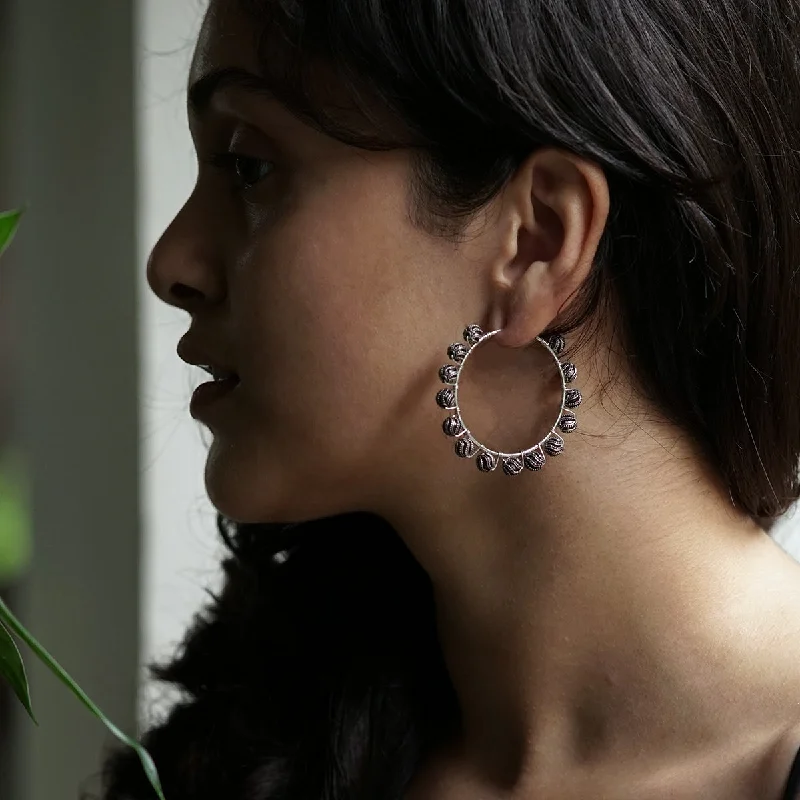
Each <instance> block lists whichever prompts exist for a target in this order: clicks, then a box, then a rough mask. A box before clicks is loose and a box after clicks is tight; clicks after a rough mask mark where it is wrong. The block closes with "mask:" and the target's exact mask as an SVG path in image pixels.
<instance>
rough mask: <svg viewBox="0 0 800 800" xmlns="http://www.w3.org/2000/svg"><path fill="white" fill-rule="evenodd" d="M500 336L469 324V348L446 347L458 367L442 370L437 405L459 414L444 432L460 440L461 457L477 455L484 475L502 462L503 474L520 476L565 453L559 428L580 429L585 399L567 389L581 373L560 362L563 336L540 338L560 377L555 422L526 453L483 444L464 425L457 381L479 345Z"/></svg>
mask: <svg viewBox="0 0 800 800" xmlns="http://www.w3.org/2000/svg"><path fill="white" fill-rule="evenodd" d="M498 333H500V329H498V330H496V331H492V332H491V333H484V332H483V331H482V330H481V328H480V326H478V325H467V327H466V328H465V329H464V341H465V342H466V345H465V344H461V342H456V343H455V344H451V345H450V347H448V348H447V356H448V358H450V359H451V360H452V361H454V362H455V364H445V365H444V366H443V367H441V368H440V369H439V379H440V380H441V382H442V383H445V384H447V386H446V387H445V388H444V389H440V390H439V392H438V393H437V394H436V404H437V405H438V406H439V407H440V408H443V409H445V410H446V411H451V410H455V412H456V413H455V414H452V415H451V416H449V417H447V419H445V421H444V422H443V423H442V430H443V431H444V433H445V435H446V436H449V437H453V438H455V439H457V441H456V444H455V451H456V455H457V456H458V457H459V458H472V456H475V455H476V454H477V458H476V459H475V463H476V465H477V467H478V469H479V470H480V471H481V472H494V470H495V469H496V468H497V465H498V463H499V462H500V460H502V462H503V472H504V473H505V474H506V475H519V473H520V472H522V470H523V469H529V470H531V471H532V472H537V471H538V470H540V469H541V468H542V467H543V466H544V465H545V461H546V457H547V456H551V457H555V456H558V455H561V453H562V452H563V451H564V440H563V439H562V438H561V436H559V434H558V433H556V429H559V430H560V431H561V433H572V432H573V431H574V430H577V428H578V421H577V419H576V418H575V414H574V411H573V409H576V408H577V407H578V406H579V405H580V404H581V401H582V399H583V398H582V397H581V393H580V392H579V391H578V390H577V389H570V388H567V384H569V383H572V382H573V381H574V380H575V379H576V378H577V377H578V370H577V368H576V367H575V365H574V364H572V363H570V362H569V361H565V362H563V363H562V362H561V360H560V359H559V356H560V355H561V353H562V352H563V351H564V348H565V347H566V342H565V341H564V337H563V336H561V335H560V334H554V335H553V336H551V337H550V338H549V339H548V340H547V341H545V340H544V339H542V338H541V337H540V336H537V337H536V341H537V342H539V344H541V345H542V346H543V347H545V348H546V349H547V352H548V353H550V355H551V356H552V357H553V359H554V360H555V362H556V365H557V366H558V371H559V375H560V376H561V408H560V409H559V412H558V418H557V419H556V423H555V425H553V427H552V428H551V430H550V433H548V434H547V436H545V437H544V439H542V440H541V441H540V442H538V443H537V444H535V445H534V446H533V447H529V448H528V449H526V450H521V451H520V452H518V453H500V452H498V451H497V450H491V449H490V448H488V447H486V446H485V445H482V444H481V443H480V442H479V441H478V440H477V439H476V438H475V437H474V436H473V435H472V433H471V432H470V431H469V429H468V428H467V427H466V426H465V425H464V422H463V420H462V418H461V408H460V407H459V405H458V382H459V379H460V377H461V372H462V370H463V368H464V364H465V363H466V361H467V358H468V357H469V355H470V353H472V352H473V350H475V348H476V347H477V346H478V345H479V344H482V343H483V342H486V341H488V340H489V339H490V338H491V337H492V336H494V335H495V334H498Z"/></svg>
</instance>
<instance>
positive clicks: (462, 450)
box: [456, 436, 477, 458]
mask: <svg viewBox="0 0 800 800" xmlns="http://www.w3.org/2000/svg"><path fill="white" fill-rule="evenodd" d="M476 449H477V448H476V447H475V442H473V441H472V439H470V438H469V436H464V437H463V438H461V439H459V440H458V441H457V442H456V455H457V456H458V457H459V458H472V456H474V455H475V450H476Z"/></svg>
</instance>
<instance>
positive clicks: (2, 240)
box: [0, 210, 22, 256]
mask: <svg viewBox="0 0 800 800" xmlns="http://www.w3.org/2000/svg"><path fill="white" fill-rule="evenodd" d="M21 216H22V211H19V210H16V211H2V212H0V256H1V255H3V251H4V250H5V249H6V247H8V246H9V245H10V244H11V240H12V239H13V238H14V234H15V233H16V230H17V225H19V218H20V217H21Z"/></svg>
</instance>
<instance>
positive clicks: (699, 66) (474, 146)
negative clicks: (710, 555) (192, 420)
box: [106, 0, 800, 800]
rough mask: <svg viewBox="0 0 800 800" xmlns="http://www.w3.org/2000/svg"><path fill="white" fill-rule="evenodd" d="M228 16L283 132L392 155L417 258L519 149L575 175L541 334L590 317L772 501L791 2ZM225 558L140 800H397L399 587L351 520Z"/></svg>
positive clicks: (402, 579)
mask: <svg viewBox="0 0 800 800" xmlns="http://www.w3.org/2000/svg"><path fill="white" fill-rule="evenodd" d="M229 2H230V5H229V6H226V5H225V4H223V3H221V2H220V4H219V5H218V8H220V9H226V8H228V7H232V5H236V6H237V7H240V8H241V9H242V10H244V11H245V13H247V14H249V15H250V16H251V17H252V20H253V25H254V30H255V31H256V32H257V38H258V42H259V48H260V51H261V52H262V53H263V59H262V61H263V67H262V71H263V74H264V75H265V76H266V77H267V78H268V79H269V80H270V81H271V83H272V85H273V89H274V93H275V95H276V97H277V98H278V99H279V100H281V101H283V102H284V103H285V105H286V106H287V107H288V108H289V109H290V110H292V111H294V112H295V113H296V114H297V115H298V116H300V117H301V118H303V119H305V120H306V121H307V122H309V123H311V124H312V125H315V126H317V127H318V128H320V129H321V130H323V131H324V132H326V133H328V134H329V135H331V136H334V137H337V138H339V139H340V140H342V141H344V142H347V143H350V144H353V145H356V146H359V147H364V148H372V149H391V148H394V147H407V148H411V149H412V151H413V153H414V155H415V165H416V171H415V177H414V183H413V187H412V189H413V192H412V196H413V199H414V205H413V208H412V209H410V211H411V213H412V217H413V218H414V219H415V221H417V222H418V223H419V224H420V225H421V226H423V227H426V228H428V229H430V230H431V231H435V232H437V233H440V234H441V235H444V236H451V237H453V238H457V237H458V236H459V235H460V234H461V233H462V232H463V229H464V225H465V224H466V223H467V222H468V221H469V219H470V216H471V215H472V214H473V213H474V212H476V211H478V210H480V209H481V207H482V206H483V205H484V204H485V203H486V202H487V201H488V200H490V199H491V198H492V197H493V196H494V195H495V194H496V193H497V192H498V191H499V190H500V189H501V188H502V187H503V185H504V184H505V183H506V182H507V181H508V179H509V178H510V177H511V176H512V175H513V173H514V171H515V169H516V168H517V166H518V165H519V164H520V163H521V162H522V160H523V159H524V158H526V157H527V156H528V155H529V154H530V153H531V152H532V151H533V150H535V149H536V148H538V147H542V146H550V145H555V146H559V147H562V148H564V149H567V150H570V151H572V152H575V153H577V154H578V155H581V156H583V157H585V158H588V159H590V160H593V161H595V162H596V163H597V164H599V165H600V166H601V167H602V168H603V169H604V171H605V174H606V177H607V179H608V183H609V187H610V192H611V212H610V214H609V218H608V222H607V225H606V229H605V232H604V234H603V238H602V240H601V242H600V246H599V248H598V253H597V258H596V262H595V265H594V270H593V273H592V275H591V276H590V278H589V280H588V281H587V283H586V285H585V287H584V289H583V294H582V296H581V298H580V299H579V302H578V303H577V304H576V305H575V308H576V309H577V313H576V314H575V315H574V317H573V318H572V319H571V320H569V321H568V323H565V325H564V326H563V327H562V328H561V330H565V331H566V330H569V329H571V328H575V327H577V326H578V325H579V324H581V323H582V322H585V321H587V320H590V319H592V318H593V317H594V318H595V319H596V318H597V315H598V313H599V312H605V313H611V311H610V309H612V308H613V309H617V310H618V311H619V314H620V319H619V322H620V324H621V326H622V329H623V331H624V337H623V338H624V341H625V346H626V350H627V355H628V358H629V360H630V363H631V365H632V368H633V369H634V371H635V373H636V375H637V376H638V378H639V383H640V386H641V390H642V391H643V392H645V393H647V394H648V395H650V396H651V398H652V399H653V400H654V401H655V402H656V403H657V404H658V405H659V406H660V408H661V409H662V411H663V413H664V414H665V415H667V416H668V417H669V418H671V419H672V420H674V421H675V422H677V423H678V424H680V425H682V426H683V427H684V428H685V429H686V430H687V431H688V432H689V433H690V434H691V435H692V436H693V437H694V438H695V439H696V440H697V442H699V443H700V444H701V445H702V446H703V447H704V448H705V451H706V453H707V455H708V459H709V461H710V463H711V464H712V465H713V466H714V467H715V468H716V469H717V471H718V474H719V476H720V478H721V480H723V481H724V482H725V484H726V485H727V486H728V487H729V491H730V495H731V498H732V500H733V502H735V503H736V504H737V505H738V506H739V507H741V508H742V509H744V510H745V511H746V512H748V513H749V514H751V515H752V516H754V517H761V518H773V517H775V516H776V515H778V514H780V513H781V512H782V511H784V510H785V509H786V508H787V507H788V506H789V504H790V503H791V502H792V501H794V500H795V499H796V498H797V496H798V492H800V486H799V485H798V459H800V414H798V413H797V390H798V387H800V293H799V292H798V284H797V278H796V273H797V271H798V269H800V219H798V212H797V210H796V209H797V208H798V198H800V71H799V70H798V63H799V60H798V46H797V43H798V41H800V30H798V28H799V27H800V25H798V11H799V8H800V6H799V5H798V3H800V0H759V2H742V1H741V0H660V2H657V3H656V2H653V0H613V1H612V0H402V2H399V1H398V0H229ZM319 66H323V67H325V68H327V69H326V70H323V71H317V70H316V68H317V67H319ZM321 74H326V75H328V76H330V77H331V78H332V79H333V80H334V82H335V84H336V85H338V86H340V87H341V88H342V89H343V91H344V94H345V95H347V96H350V97H352V98H353V100H354V101H355V104H356V106H357V107H358V108H360V109H361V111H362V112H363V114H362V115H361V116H359V117H357V119H358V121H357V123H354V122H353V119H354V117H353V115H352V114H349V115H348V117H347V119H348V120H349V124H345V121H344V119H342V118H340V115H339V114H338V111H336V110H335V109H331V108H329V107H328V106H327V105H326V99H327V98H329V97H331V93H330V92H329V88H330V87H329V86H327V85H326V87H324V88H320V85H319V84H318V83H316V82H315V81H316V80H317V79H318V78H319V76H320V75H321ZM387 121H388V122H390V123H391V124H388V125H387V124H384V123H386V122H387ZM612 298H613V300H614V302H613V304H612V303H608V302H606V301H607V300H609V299H612ZM409 502H413V498H410V499H409ZM223 530H224V526H223ZM284 538H285V539H286V540H287V541H290V542H291V549H290V552H291V555H290V556H289V559H288V560H287V561H286V562H285V563H277V562H276V561H275V560H274V558H273V556H274V555H275V553H276V552H278V551H279V550H281V549H282V548H283V547H284V546H285V545H286V542H285V541H283V539H284ZM230 541H231V545H232V547H233V550H234V555H233V556H232V557H231V558H230V559H229V560H228V561H227V562H226V565H225V569H226V573H227V584H226V587H225V590H224V592H223V595H222V597H221V598H220V599H219V601H218V602H217V603H215V605H214V606H213V607H212V608H211V609H210V610H209V612H208V613H207V615H206V618H205V619H204V620H202V621H200V622H199V623H198V625H197V626H196V627H195V629H194V630H193V631H192V632H191V633H190V635H189V637H188V639H187V642H186V645H185V647H184V649H183V651H182V653H181V654H180V655H179V656H178V658H177V659H176V660H175V662H174V663H173V664H171V665H170V666H168V667H166V668H163V669H160V670H159V671H158V674H159V675H160V676H161V677H162V678H163V679H164V680H167V681H171V682H174V683H177V684H178V685H179V686H182V687H184V688H185V689H186V690H187V692H188V696H189V699H188V701H187V702H186V703H185V704H183V705H181V706H179V707H177V708H176V710H175V711H174V712H173V714H172V716H171V717H170V718H169V720H168V721H167V723H166V724H165V725H163V726H161V727H159V728H157V729H156V730H154V731H152V732H150V733H149V734H148V736H147V740H146V741H147V744H148V746H149V747H150V748H151V749H152V751H153V753H154V755H155V759H156V762H157V764H158V766H159V769H160V770H161V771H162V773H163V774H164V776H165V790H166V793H167V798H168V800H205V799H206V798H208V800H211V798H214V800H219V799H220V798H222V797H224V798H225V800H277V799H278V798H281V800H344V799H345V798H347V799H348V800H349V799H350V798H357V799H360V798H365V799H366V798H370V800H377V799H378V798H379V799H380V800H400V798H402V795H403V787H404V786H405V785H406V783H407V781H408V779H409V778H410V776H411V775H412V774H413V773H414V771H415V769H416V768H417V765H418V764H419V759H420V758H421V756H422V755H423V754H424V753H425V752H426V749H427V748H429V747H431V746H432V745H433V743H434V742H435V741H436V740H437V738H438V737H441V736H444V735H446V734H445V732H446V731H447V730H448V729H452V728H453V727H454V726H456V725H457V724H458V708H457V704H456V702H455V698H454V697H453V693H452V687H451V686H450V683H449V680H448V678H447V674H446V672H445V670H444V668H443V665H442V661H441V654H440V651H439V648H438V645H437V641H436V636H435V630H434V608H433V603H432V599H431V590H430V586H429V585H428V582H427V579H426V576H425V575H424V574H423V573H422V572H421V570H420V568H419V566H418V565H417V564H416V563H415V562H414V560H413V559H412V558H411V557H410V555H409V553H408V552H407V551H406V550H405V548H404V547H403V546H402V544H401V543H400V541H399V539H398V537H397V535H396V534H395V533H394V532H393V531H392V530H391V529H390V528H388V526H387V525H386V524H385V523H384V522H383V521H381V520H380V519H378V518H375V517H370V516H366V515H364V516H361V515H355V516H348V517H339V518H335V519H329V520H320V521H318V522H315V523H308V524H305V525H302V526H299V527H296V528H291V529H289V528H281V527H280V526H242V527H238V528H237V529H236V532H235V533H234V534H233V535H232V536H231V539H230ZM108 776H109V784H108V786H109V788H108V792H107V794H106V798H107V800H139V798H145V797H151V796H152V795H151V794H149V793H148V788H147V786H146V785H145V782H144V778H143V775H142V774H141V768H140V767H139V765H138V762H137V761H136V758H135V756H133V755H132V754H129V753H122V754H120V755H118V756H117V757H116V758H115V759H114V760H113V761H111V762H110V764H109V768H108Z"/></svg>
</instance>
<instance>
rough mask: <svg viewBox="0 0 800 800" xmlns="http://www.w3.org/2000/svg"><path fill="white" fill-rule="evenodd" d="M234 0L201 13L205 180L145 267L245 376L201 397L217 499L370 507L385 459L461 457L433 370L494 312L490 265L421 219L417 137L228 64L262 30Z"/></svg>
mask: <svg viewBox="0 0 800 800" xmlns="http://www.w3.org/2000/svg"><path fill="white" fill-rule="evenodd" d="M223 6H224V11H223ZM234 6H235V4H231V3H227V2H226V3H220V2H212V3H211V6H210V9H209V11H208V13H207V16H206V18H205V21H204V24H203V27H202V31H201V34H200V37H199V41H198V44H197V48H196V52H195V56H194V59H193V65H192V68H191V75H190V78H189V85H190V87H191V86H193V85H195V84H197V82H198V81H202V83H201V84H200V87H199V91H195V92H194V93H190V95H193V96H192V97H190V100H193V101H194V103H195V104H194V105H193V104H192V102H190V104H189V117H190V127H191V132H192V138H193V141H194V146H195V149H196V152H197V158H198V165H199V168H198V175H197V182H196V185H195V187H194V190H193V192H192V194H191V196H190V197H189V198H188V200H187V201H186V204H185V205H184V206H183V208H182V209H181V210H180V212H179V213H178V214H177V216H176V217H175V219H174V220H173V221H172V223H171V224H170V226H169V227H168V229H167V230H166V231H165V233H164V234H163V236H162V238H161V240H160V241H159V242H158V244H157V245H156V247H155V249H154V251H153V253H152V256H151V259H150V262H149V265H148V280H149V283H150V285H151V287H152V289H153V290H154V291H155V292H156V293H157V294H158V296H159V297H160V298H161V299H163V300H165V301H167V302H169V303H171V304H173V305H176V306H178V307H180V308H182V309H184V310H186V311H187V312H189V314H190V316H191V326H190V330H189V332H188V335H187V336H186V339H185V341H184V342H183V345H182V349H181V354H182V356H184V357H185V358H186V359H187V360H191V361H195V362H199V363H204V364H210V365H212V366H217V367H220V368H224V369H227V370H230V371H233V372H235V373H236V374H237V375H238V376H239V379H240V381H239V384H238V385H237V386H236V388H235V389H234V390H233V391H230V392H228V393H226V394H225V395H224V396H221V397H218V398H217V399H215V400H214V401H213V402H210V403H205V404H203V405H202V407H200V408H199V409H197V410H196V415H197V417H198V418H199V419H200V420H201V421H202V423H204V424H205V425H207V426H208V428H209V429H210V430H211V432H212V434H213V443H212V445H211V450H210V453H209V456H208V462H207V466H206V485H207V489H208V492H209V496H210V498H211V500H212V502H213V503H214V504H215V506H216V507H217V508H218V509H219V510H220V511H221V512H222V513H224V514H226V515H227V516H229V517H230V518H231V519H234V520H238V521H294V520H296V519H299V518H303V519H305V518H314V517H317V516H322V515H329V514H333V513H343V512H346V511H350V510H360V509H362V508H367V507H368V505H369V503H370V498H371V496H372V495H373V494H374V493H379V492H380V490H381V486H382V485H385V483H386V481H387V480H388V476H389V475H390V473H391V474H392V475H393V476H394V477H395V478H396V476H397V474H398V472H401V471H402V470H407V471H408V473H409V475H413V474H415V473H416V472H417V471H419V472H424V470H425V469H427V468H429V467H428V466H426V463H425V456H424V455H423V456H421V455H420V454H421V453H428V452H431V451H433V454H434V455H433V456H432V457H433V458H436V457H437V456H436V453H437V452H438V457H439V458H441V459H442V460H443V462H444V463H447V464H450V463H451V460H452V459H453V458H454V457H453V456H452V453H451V447H450V445H449V444H448V443H447V442H445V443H444V446H442V442H441V437H442V434H441V428H440V425H441V419H442V414H441V411H440V410H439V409H437V408H436V405H435V402H434V397H435V393H436V391H437V389H438V388H441V384H440V383H439V382H438V378H437V372H438V368H439V366H440V365H441V364H442V363H444V361H446V355H445V350H446V348H447V345H448V344H450V343H451V342H452V341H456V340H457V339H458V338H459V336H460V333H461V331H462V330H463V328H464V326H465V324H467V323H469V322H474V321H479V319H480V316H481V314H482V313H483V310H484V303H483V300H482V297H481V279H480V277H479V275H478V271H477V270H476V269H475V268H474V267H475V264H474V258H475V255H474V251H472V250H469V249H465V246H459V247H458V248H457V247H456V246H455V245H454V244H452V243H448V242H447V241H445V240H444V239H442V238H437V237H434V236H431V235H429V234H426V233H424V232H423V231H422V230H420V229H419V228H418V227H415V226H414V225H413V224H412V222H411V220H410V218H409V215H408V209H409V190H408V179H409V157H408V153H407V152H405V151H391V152H385V153H373V152H368V151H365V150H359V149H355V148H352V147H349V146H346V145H344V144H341V143H339V142H337V141H335V140H333V139H331V138H329V137H326V136H324V135H323V134H321V133H319V132H316V131H315V130H314V129H312V128H311V127H308V126H306V125H304V124H302V123H301V122H300V121H299V120H298V119H297V118H296V117H293V116H292V115H291V114H289V113H288V112H287V111H286V110H284V109H283V108H282V107H281V106H280V105H279V104H278V103H277V102H275V101H274V100H273V99H271V98H269V97H267V96H266V95H264V94H258V93H257V92H255V91H253V90H252V88H247V87H245V86H242V85H239V84H237V83H236V82H226V81H224V80H223V81H219V82H218V81H217V79H216V78H215V77H214V76H215V75H217V74H218V73H219V71H226V74H231V73H230V71H231V70H236V71H240V70H241V71H246V72H248V73H253V74H256V73H258V71H259V66H258V61H257V56H256V50H255V37H256V35H257V34H258V33H259V32H258V31H255V30H253V27H252V25H251V24H250V23H249V20H248V19H247V18H246V17H244V16H242V15H240V13H239V12H238V11H237V10H236V9H235V7H234ZM477 246H479V240H476V241H474V242H473V243H472V244H471V245H469V246H468V247H471V248H475V247H477ZM200 375H201V373H200V372H199V371H198V376H200ZM205 379H206V380H207V379H208V376H206V378H205ZM437 445H438V447H437Z"/></svg>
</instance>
